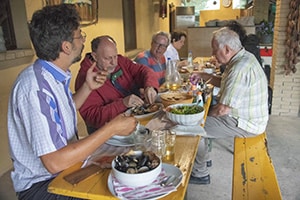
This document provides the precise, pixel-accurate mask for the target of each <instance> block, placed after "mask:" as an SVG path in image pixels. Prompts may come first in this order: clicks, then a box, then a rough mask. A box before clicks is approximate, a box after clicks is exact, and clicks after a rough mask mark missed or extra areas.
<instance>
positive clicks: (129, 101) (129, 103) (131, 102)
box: [123, 94, 144, 108]
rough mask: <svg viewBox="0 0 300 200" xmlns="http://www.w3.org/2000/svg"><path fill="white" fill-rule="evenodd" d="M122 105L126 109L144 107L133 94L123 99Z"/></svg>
mask: <svg viewBox="0 0 300 200" xmlns="http://www.w3.org/2000/svg"><path fill="white" fill-rule="evenodd" d="M123 103H124V105H125V106H126V107H127V108H130V107H136V106H142V105H144V101H143V100H142V99H141V98H140V97H138V96H136V95H134V94H131V95H129V96H127V97H125V98H124V99H123Z"/></svg>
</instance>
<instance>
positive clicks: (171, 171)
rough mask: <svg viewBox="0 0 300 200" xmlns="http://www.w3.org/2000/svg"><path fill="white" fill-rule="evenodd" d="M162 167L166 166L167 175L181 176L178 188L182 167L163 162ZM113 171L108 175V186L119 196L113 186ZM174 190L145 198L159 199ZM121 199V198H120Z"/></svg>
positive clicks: (114, 194) (150, 199) (113, 193)
mask: <svg viewBox="0 0 300 200" xmlns="http://www.w3.org/2000/svg"><path fill="white" fill-rule="evenodd" d="M162 167H163V168H164V170H165V171H166V175H167V176H170V175H175V176H176V177H180V178H179V180H180V181H178V183H177V184H176V186H175V188H177V187H178V186H179V185H180V184H181V181H182V176H183V174H182V172H181V171H180V169H179V168H178V167H175V166H174V165H171V164H167V163H163V164H162ZM111 176H112V175H111V173H110V174H109V176H108V179H107V186H108V189H109V191H110V192H111V194H112V195H113V196H115V197H117V198H119V197H118V196H117V194H116V193H115V190H114V186H113V183H112V177H111ZM172 192H174V191H170V192H166V193H165V194H162V195H159V196H155V197H153V198H148V199H145V200H152V199H159V198H162V197H165V196H167V195H168V194H170V193H172ZM119 199H120V198H119Z"/></svg>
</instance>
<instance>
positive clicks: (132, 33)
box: [123, 0, 136, 52]
mask: <svg viewBox="0 0 300 200" xmlns="http://www.w3.org/2000/svg"><path fill="white" fill-rule="evenodd" d="M123 26H124V41H125V51H126V52H127V51H131V50H134V49H136V24H135V4H134V0H123Z"/></svg>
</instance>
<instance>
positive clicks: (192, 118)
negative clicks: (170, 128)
mask: <svg viewBox="0 0 300 200" xmlns="http://www.w3.org/2000/svg"><path fill="white" fill-rule="evenodd" d="M179 106H195V104H174V105H170V106H168V107H167V108H166V115H167V117H168V118H169V119H170V120H171V121H172V122H174V123H176V124H180V125H185V126H189V125H200V124H201V121H202V120H203V117H204V113H205V111H204V108H203V107H202V106H199V105H198V106H199V107H202V108H203V111H202V112H200V113H196V114H174V113H171V112H169V111H170V109H171V108H176V107H179Z"/></svg>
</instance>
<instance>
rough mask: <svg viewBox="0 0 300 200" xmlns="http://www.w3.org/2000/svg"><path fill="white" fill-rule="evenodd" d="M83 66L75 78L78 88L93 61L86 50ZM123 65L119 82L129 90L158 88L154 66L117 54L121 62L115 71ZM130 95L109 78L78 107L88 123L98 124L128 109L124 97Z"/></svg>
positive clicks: (99, 125) (97, 125)
mask: <svg viewBox="0 0 300 200" xmlns="http://www.w3.org/2000/svg"><path fill="white" fill-rule="evenodd" d="M80 65H81V68H80V70H79V72H78V75H77V77H76V82H75V90H76V91H77V90H78V89H79V88H80V87H81V86H82V84H83V83H84V81H85V77H86V72H87V70H88V69H89V67H90V66H91V65H92V61H91V60H90V55H89V54H87V55H86V56H85V58H84V60H83V61H82V62H81V64H80ZM120 69H122V75H121V76H120V77H118V78H117V79H116V82H118V83H119V85H121V86H122V88H123V89H124V90H126V91H127V92H128V93H129V94H133V93H134V92H133V91H132V90H133V88H136V90H138V88H146V87H149V86H151V87H154V88H156V89H158V87H159V85H158V82H157V77H156V75H155V73H154V72H153V70H152V69H150V68H149V67H147V66H144V65H141V64H137V63H135V62H133V61H131V60H130V59H129V58H126V57H124V56H122V55H118V66H117V67H116V68H115V71H114V72H113V73H112V74H114V73H115V72H117V71H118V70H120ZM126 96H128V94H127V95H125V94H123V93H122V92H121V91H120V90H118V89H117V88H116V86H114V85H113V84H112V82H111V80H110V79H108V80H106V81H105V83H104V85H103V86H102V87H100V88H98V89H97V90H94V91H92V92H91V94H90V95H89V97H88V98H87V99H86V101H85V103H84V104H83V105H82V106H81V108H80V109H79V112H80V114H81V116H82V118H83V119H84V121H85V123H86V125H87V126H88V127H93V128H99V127H101V126H103V125H104V124H105V123H106V122H108V121H110V120H111V119H113V118H114V117H115V116H117V115H118V114H120V113H122V112H124V111H126V110H127V107H126V106H125V105H124V104H123V98H124V97H126Z"/></svg>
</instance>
